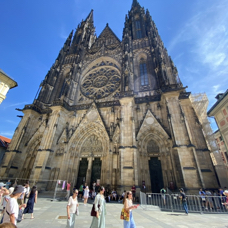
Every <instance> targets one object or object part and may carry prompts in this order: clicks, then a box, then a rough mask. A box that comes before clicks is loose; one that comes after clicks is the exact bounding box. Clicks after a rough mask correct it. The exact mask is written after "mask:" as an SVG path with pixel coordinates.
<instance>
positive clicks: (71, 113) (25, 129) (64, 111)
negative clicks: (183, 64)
mask: <svg viewBox="0 0 228 228" xmlns="http://www.w3.org/2000/svg"><path fill="white" fill-rule="evenodd" d="M21 111H22V112H23V113H24V117H23V119H22V120H21V122H20V124H19V126H18V127H17V129H16V131H15V134H14V136H13V139H12V142H11V144H10V147H9V149H8V151H7V153H6V156H5V158H4V161H3V164H2V167H1V169H0V176H1V178H6V179H7V178H18V179H19V180H20V179H21V180H25V179H30V180H31V181H32V180H34V181H36V182H37V185H38V187H39V188H41V189H43V190H52V189H54V188H55V183H56V180H68V181H70V182H71V183H72V184H73V186H74V185H76V186H77V187H79V185H80V184H81V183H83V182H84V181H86V182H87V184H89V185H91V184H92V182H93V181H100V183H101V184H102V185H105V186H107V187H110V188H116V189H117V190H118V191H122V190H124V189H126V190H128V189H131V187H132V185H133V184H135V185H136V187H137V188H138V189H139V188H141V187H142V185H143V184H144V183H145V185H146V189H147V191H148V192H151V191H152V192H159V191H160V189H161V188H162V187H169V188H170V189H177V188H179V187H184V188H186V190H187V191H189V192H194V191H195V192H196V191H197V192H198V189H199V188H201V187H204V188H218V182H217V179H216V175H215V172H214V167H213V164H212V160H211V157H210V149H209V147H208V143H207V140H206V138H205V135H204V132H203V128H202V124H201V123H200V120H199V117H198V116H197V114H196V108H195V107H194V105H193V102H192V100H191V99H190V92H187V91H186V87H184V86H183V85H182V83H181V81H180V79H179V77H178V72H177V69H176V67H175V66H174V63H173V61H172V59H171V57H170V56H169V55H168V53H167V50H166V49H165V47H164V45H163V42H162V40H161V38H160V36H159V34H158V31H157V28H156V25H155V23H154V22H153V20H152V18H151V16H150V13H149V11H148V10H147V11H146V12H145V11H144V9H143V8H142V7H141V6H140V5H139V3H138V1H137V0H134V1H133V4H132V8H131V10H130V11H129V13H128V15H127V16H126V18H125V27H124V30H123V37H122V40H119V39H118V37H117V36H116V35H115V34H114V33H113V31H112V30H111V28H110V27H109V25H108V24H107V25H106V27H105V28H104V30H103V31H102V33H101V34H100V35H99V37H96V35H95V27H94V23H93V11H91V13H90V14H89V16H88V17H87V18H86V20H85V21H82V22H81V23H80V24H79V25H78V27H77V30H76V32H75V33H74V34H73V31H72V32H71V33H70V35H69V37H68V39H67V40H66V42H65V44H64V46H63V48H62V49H61V51H60V53H59V56H58V57H57V59H56V61H55V63H54V64H53V66H52V67H51V69H50V71H49V72H48V74H47V75H46V77H45V79H44V81H43V82H42V84H41V87H40V92H39V96H38V97H37V98H36V99H35V101H34V103H33V104H29V105H26V106H25V107H24V108H23V109H22V110H21ZM47 180H48V181H47Z"/></svg>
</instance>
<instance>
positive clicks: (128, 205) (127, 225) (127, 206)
mask: <svg viewBox="0 0 228 228" xmlns="http://www.w3.org/2000/svg"><path fill="white" fill-rule="evenodd" d="M132 198H133V197H132V192H131V191H128V192H127V193H126V194H125V196H124V200H123V204H124V211H125V212H127V213H129V221H127V220H124V223H123V224H124V228H136V226H135V221H134V218H133V215H132V210H134V209H137V207H138V206H136V205H135V206H134V205H133V203H132Z"/></svg>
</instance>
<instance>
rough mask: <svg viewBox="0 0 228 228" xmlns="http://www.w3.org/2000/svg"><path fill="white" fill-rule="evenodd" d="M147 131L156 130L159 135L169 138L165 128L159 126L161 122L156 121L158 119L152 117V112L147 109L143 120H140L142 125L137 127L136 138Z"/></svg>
mask: <svg viewBox="0 0 228 228" xmlns="http://www.w3.org/2000/svg"><path fill="white" fill-rule="evenodd" d="M149 131H153V132H154V131H157V132H159V133H160V134H161V135H163V137H164V138H166V139H169V138H170V136H169V135H168V133H167V132H166V131H165V129H164V128H163V127H162V126H161V124H160V123H159V122H158V120H157V119H156V118H155V117H154V115H153V114H152V112H151V111H150V110H149V109H148V110H147V113H146V115H145V117H144V120H143V121H142V125H141V126H140V128H139V132H138V134H137V137H136V138H137V139H139V138H140V137H141V136H142V135H143V134H144V133H145V132H149Z"/></svg>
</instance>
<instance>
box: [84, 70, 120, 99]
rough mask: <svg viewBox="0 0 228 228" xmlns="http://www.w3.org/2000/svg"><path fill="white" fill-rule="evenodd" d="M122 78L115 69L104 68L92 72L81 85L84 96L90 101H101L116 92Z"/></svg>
mask: <svg viewBox="0 0 228 228" xmlns="http://www.w3.org/2000/svg"><path fill="white" fill-rule="evenodd" d="M120 81H121V77H120V74H119V72H118V71H117V70H116V69H114V68H107V67H104V68H103V67H102V68H99V69H97V70H95V71H92V72H91V71H90V72H89V74H88V75H87V76H86V77H85V78H84V80H83V81H82V84H81V91H82V93H83V95H84V96H86V97H88V98H90V99H94V98H96V99H101V98H104V97H107V96H109V95H110V94H111V93H113V92H115V91H116V90H117V88H118V87H119V85H120Z"/></svg>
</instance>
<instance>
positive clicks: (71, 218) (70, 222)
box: [66, 189, 79, 228]
mask: <svg viewBox="0 0 228 228" xmlns="http://www.w3.org/2000/svg"><path fill="white" fill-rule="evenodd" d="M78 207H79V204H78V190H77V189H75V190H74V192H73V196H70V198H69V200H68V204H67V226H66V228H74V227H75V215H79V210H78Z"/></svg>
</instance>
